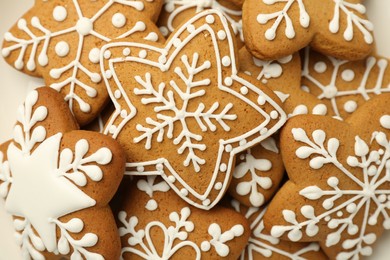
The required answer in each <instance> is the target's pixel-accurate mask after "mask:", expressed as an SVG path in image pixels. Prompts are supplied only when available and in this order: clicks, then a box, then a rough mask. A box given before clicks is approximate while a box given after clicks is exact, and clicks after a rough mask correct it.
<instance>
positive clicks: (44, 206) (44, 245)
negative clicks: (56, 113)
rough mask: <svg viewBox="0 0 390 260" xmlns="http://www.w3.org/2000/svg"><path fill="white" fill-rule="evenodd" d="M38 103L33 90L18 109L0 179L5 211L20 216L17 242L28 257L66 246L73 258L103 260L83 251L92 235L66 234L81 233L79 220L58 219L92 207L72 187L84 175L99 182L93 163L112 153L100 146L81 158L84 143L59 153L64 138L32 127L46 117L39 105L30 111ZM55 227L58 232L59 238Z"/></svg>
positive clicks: (82, 180) (64, 250)
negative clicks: (76, 236)
mask: <svg viewBox="0 0 390 260" xmlns="http://www.w3.org/2000/svg"><path fill="white" fill-rule="evenodd" d="M37 100H38V92H37V91H33V92H31V93H30V94H29V95H28V97H27V98H26V101H25V104H24V105H22V106H21V107H20V108H19V110H18V112H19V114H18V122H19V123H20V124H18V125H16V126H15V129H14V142H12V143H11V144H10V145H9V147H8V150H7V157H8V164H7V166H8V167H9V168H6V170H8V171H9V172H8V173H7V175H5V176H7V177H8V178H11V180H12V181H11V182H10V183H9V184H8V185H9V193H8V194H6V202H5V207H6V210H7V211H8V213H10V214H12V215H13V216H16V217H20V218H21V219H15V221H14V224H15V228H16V230H17V231H19V232H20V234H19V233H18V234H17V235H16V236H17V241H18V244H19V245H20V246H21V249H22V252H23V255H24V256H26V257H28V258H30V257H32V258H34V259H41V258H42V257H43V256H42V255H41V253H40V252H41V251H44V250H47V251H49V252H54V253H56V254H58V253H61V254H65V255H66V254H68V253H69V249H70V248H69V247H70V246H71V247H72V249H73V251H74V255H75V256H76V255H80V257H81V255H83V256H84V257H86V258H91V257H92V258H93V257H94V258H95V259H102V256H101V255H98V254H96V253H91V252H88V251H87V250H86V249H85V248H84V247H91V246H94V245H95V244H96V243H97V241H98V237H97V236H96V235H95V234H92V233H88V234H85V238H83V239H80V240H75V239H74V238H72V236H71V235H69V232H71V233H80V232H81V230H82V229H83V226H84V223H83V222H82V220H80V219H72V220H70V221H69V222H68V223H62V222H61V221H59V220H58V219H59V218H60V217H62V216H65V215H68V214H70V213H73V212H76V211H79V210H82V209H85V208H89V207H91V206H94V205H95V204H96V201H95V200H93V199H92V198H91V197H89V196H88V195H87V194H85V193H84V192H83V191H81V190H80V189H79V188H78V187H77V185H78V186H84V185H85V184H86V182H87V179H86V177H85V176H84V175H88V177H89V178H90V179H91V180H92V181H95V182H97V181H100V180H101V179H102V177H103V173H102V171H101V169H100V167H99V166H97V165H94V164H95V163H96V164H100V165H105V164H108V163H109V162H110V161H111V158H112V154H111V152H110V150H108V149H107V148H102V149H100V150H98V151H97V152H96V153H94V154H92V155H90V156H88V157H85V154H86V153H87V152H88V150H89V146H88V142H87V141H86V140H80V141H78V142H77V144H76V146H75V149H74V151H75V152H74V153H73V152H72V151H71V150H70V149H64V150H62V151H61V153H60V149H61V140H62V136H63V134H62V133H57V134H55V135H52V136H50V137H47V136H46V129H45V128H44V127H43V126H40V125H37V123H38V122H42V121H44V120H45V119H46V117H47V115H48V113H49V111H48V110H47V108H46V107H44V106H40V107H36V108H34V109H33V107H34V105H35V104H36V103H37ZM16 144H18V146H20V148H18V147H17V146H16ZM33 148H34V150H33ZM85 164H88V165H85ZM0 169H1V171H0V173H3V171H4V163H3V166H2V167H1V168H0ZM3 176H4V174H3ZM0 177H1V175H0ZM6 180H7V179H6ZM32 184H34V185H32ZM37 209H39V210H37ZM57 228H58V229H59V230H60V233H59V234H60V239H59V240H57V231H56V229H57ZM33 229H34V230H35V231H36V234H35V233H34V231H33Z"/></svg>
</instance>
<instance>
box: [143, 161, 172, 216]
mask: <svg viewBox="0 0 390 260" xmlns="http://www.w3.org/2000/svg"><path fill="white" fill-rule="evenodd" d="M138 170H140V169H139V168H138ZM141 172H143V169H142V171H141ZM146 178H147V179H146V181H145V180H144V179H141V180H139V181H138V182H137V188H138V189H139V190H141V191H144V192H145V193H146V194H148V196H149V197H150V198H151V199H150V200H149V201H148V202H147V204H146V205H145V208H146V209H147V210H150V211H154V210H156V209H157V208H158V204H157V202H156V201H155V200H154V199H153V194H154V193H155V192H167V191H168V190H170V188H169V186H168V184H167V183H166V182H165V181H161V182H159V183H154V182H155V180H156V178H157V176H155V175H154V176H147V177H146Z"/></svg>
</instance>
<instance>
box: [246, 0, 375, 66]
mask: <svg viewBox="0 0 390 260" xmlns="http://www.w3.org/2000/svg"><path fill="white" fill-rule="evenodd" d="M361 2H362V1H361V0H323V1H318V0H247V1H245V2H244V6H243V13H244V15H243V29H244V36H245V43H246V46H247V48H248V50H250V52H251V53H252V54H253V55H255V56H256V57H257V58H260V59H266V60H273V59H279V58H282V57H284V56H287V55H290V54H293V53H295V52H297V51H299V50H300V49H302V48H304V47H306V46H307V45H310V46H312V47H313V48H314V49H315V50H317V51H319V52H321V53H324V54H327V55H332V56H334V57H338V58H342V59H350V60H358V59H361V58H364V57H365V56H367V55H368V54H369V53H370V52H371V51H372V49H373V44H372V43H373V41H374V40H373V36H372V30H373V25H372V23H371V22H370V21H368V20H367V18H366V16H365V13H366V8H365V7H364V6H363V5H362V4H361Z"/></svg>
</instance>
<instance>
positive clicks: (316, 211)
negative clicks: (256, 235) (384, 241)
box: [264, 94, 390, 259]
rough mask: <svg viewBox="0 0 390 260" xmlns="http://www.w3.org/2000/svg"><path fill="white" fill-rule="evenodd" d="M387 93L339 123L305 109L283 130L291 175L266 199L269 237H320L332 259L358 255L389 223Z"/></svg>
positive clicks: (284, 153) (368, 251) (389, 97)
mask: <svg viewBox="0 0 390 260" xmlns="http://www.w3.org/2000/svg"><path fill="white" fill-rule="evenodd" d="M389 140H390V94H383V95H381V96H377V97H375V98H374V99H371V100H370V101H369V102H367V103H366V104H364V105H363V106H362V107H361V108H360V109H359V110H358V111H356V113H355V114H353V115H352V116H351V117H349V118H347V119H346V120H345V121H340V120H337V119H333V118H330V117H324V116H314V115H304V116H297V117H294V118H292V119H291V120H289V122H288V123H287V124H286V126H285V127H284V128H283V130H282V132H281V151H282V157H283V161H284V164H285V167H286V170H287V173H288V176H289V179H290V180H289V181H288V182H287V183H286V184H285V185H284V186H283V187H282V188H281V189H280V190H279V191H278V193H277V194H276V196H275V197H274V199H273V200H272V201H271V203H270V205H269V208H268V211H267V213H266V214H265V217H264V223H265V227H266V228H267V230H269V231H270V232H271V235H273V236H275V237H278V238H279V237H280V238H281V239H289V240H291V241H318V242H319V243H320V245H321V248H322V250H323V251H324V252H325V253H326V254H327V255H328V256H329V257H330V258H331V259H358V258H359V257H361V256H369V255H371V254H372V250H373V249H372V246H373V244H374V243H375V241H376V240H377V239H378V238H379V237H380V235H381V234H382V232H383V231H384V230H385V229H390V224H389V223H390V220H389V213H390V211H389V198H390V197H389V195H390V191H389V188H390V181H389V180H390V178H389V172H390V164H389V162H390V160H389V158H390V142H389Z"/></svg>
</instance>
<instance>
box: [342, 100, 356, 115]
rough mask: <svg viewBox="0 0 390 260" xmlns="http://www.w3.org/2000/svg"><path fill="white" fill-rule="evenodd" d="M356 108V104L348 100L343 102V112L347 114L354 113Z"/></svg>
mask: <svg viewBox="0 0 390 260" xmlns="http://www.w3.org/2000/svg"><path fill="white" fill-rule="evenodd" d="M357 107H358V104H357V103H356V101H354V100H349V101H347V102H345V104H344V110H345V111H346V112H347V113H353V112H355V111H356V109H357Z"/></svg>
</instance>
